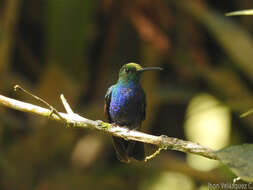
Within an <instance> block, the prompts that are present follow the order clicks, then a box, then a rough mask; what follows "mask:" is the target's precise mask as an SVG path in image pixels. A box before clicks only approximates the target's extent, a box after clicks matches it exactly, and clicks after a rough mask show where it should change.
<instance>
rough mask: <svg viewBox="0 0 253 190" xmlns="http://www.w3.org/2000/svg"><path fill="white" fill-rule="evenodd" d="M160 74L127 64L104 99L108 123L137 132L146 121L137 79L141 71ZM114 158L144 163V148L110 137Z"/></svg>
mask: <svg viewBox="0 0 253 190" xmlns="http://www.w3.org/2000/svg"><path fill="white" fill-rule="evenodd" d="M150 70H162V68H160V67H148V68H142V67H141V66H140V65H139V64H136V63H127V64H125V65H123V66H122V67H121V69H120V71H119V79H118V82H117V83H116V84H115V85H113V86H111V87H110V88H109V89H108V90H107V92H106V95H105V105H104V112H105V116H106V117H107V119H108V122H110V123H114V124H116V125H120V126H125V127H127V128H129V129H138V128H140V127H141V123H142V121H143V120H144V119H145V109H146V97H145V92H144V91H143V89H142V87H141V84H140V78H141V75H142V73H143V72H144V71H150ZM113 145H114V148H115V150H116V153H117V157H118V159H119V160H120V161H122V162H126V163H128V162H130V158H131V157H132V158H134V159H135V160H144V157H145V152H144V144H143V143H141V142H137V141H126V140H124V139H122V138H119V137H113Z"/></svg>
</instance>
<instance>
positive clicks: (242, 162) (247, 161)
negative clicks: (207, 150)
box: [216, 144, 253, 182]
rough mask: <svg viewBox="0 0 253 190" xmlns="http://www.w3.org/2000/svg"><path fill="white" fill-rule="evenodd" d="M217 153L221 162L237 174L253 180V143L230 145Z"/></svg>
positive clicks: (250, 180) (249, 180)
mask: <svg viewBox="0 0 253 190" xmlns="http://www.w3.org/2000/svg"><path fill="white" fill-rule="evenodd" d="M216 153H217V156H218V158H219V159H220V160H221V162H222V163H223V164H225V165H226V166H227V167H229V168H230V169H231V170H232V171H233V172H234V173H235V174H236V175H237V176H239V177H240V178H241V179H243V180H244V181H248V182H253V144H243V145H237V146H230V147H227V148H224V149H222V150H219V151H217V152H216Z"/></svg>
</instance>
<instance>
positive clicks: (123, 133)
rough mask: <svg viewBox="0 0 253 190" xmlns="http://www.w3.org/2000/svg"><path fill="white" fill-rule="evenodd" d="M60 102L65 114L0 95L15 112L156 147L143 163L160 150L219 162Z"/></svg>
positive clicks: (207, 152)
mask: <svg viewBox="0 0 253 190" xmlns="http://www.w3.org/2000/svg"><path fill="white" fill-rule="evenodd" d="M41 100H42V99H41ZM41 100H40V101H41ZM61 100H62V103H63V105H64V107H65V109H66V111H67V113H61V112H58V111H56V110H55V109H54V108H52V106H50V105H49V104H47V103H46V105H47V106H48V107H49V109H46V108H42V107H40V106H36V105H33V104H29V103H26V102H21V101H18V100H15V99H11V98H8V97H5V96H2V95H0V105H3V106H6V107H9V108H12V109H15V110H19V111H23V112H29V113H32V114H36V115H40V116H44V117H48V118H49V119H52V120H55V121H60V122H63V123H64V124H66V125H67V126H69V127H78V128H88V129H94V130H97V131H102V132H104V133H107V134H109V135H113V136H117V137H121V138H124V139H125V140H134V141H140V142H144V143H148V144H153V145H156V146H158V147H159V149H158V150H157V151H156V152H155V153H154V154H153V155H151V156H148V157H147V158H146V160H145V161H147V160H149V159H151V158H153V157H155V156H156V155H157V154H159V153H160V151H161V150H162V149H170V150H176V151H181V152H185V153H193V154H197V155H200V156H203V157H206V158H210V159H214V160H219V159H218V157H217V156H216V154H215V151H214V150H212V149H210V148H208V147H205V146H202V145H200V144H198V143H194V142H190V141H184V140H181V139H177V138H173V137H167V136H165V135H161V136H155V135H150V134H146V133H143V132H140V131H136V130H129V129H127V128H125V127H121V126H115V125H112V124H110V123H106V122H103V121H100V120H96V121H93V120H90V119H87V118H84V117H81V116H80V115H78V114H75V113H74V112H73V111H72V110H71V108H70V106H69V105H68V103H67V101H66V99H65V98H64V96H63V95H61Z"/></svg>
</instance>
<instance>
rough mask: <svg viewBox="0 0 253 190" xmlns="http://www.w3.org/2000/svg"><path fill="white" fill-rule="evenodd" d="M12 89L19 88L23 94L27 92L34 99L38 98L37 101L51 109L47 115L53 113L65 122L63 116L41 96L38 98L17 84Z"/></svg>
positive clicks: (16, 89)
mask: <svg viewBox="0 0 253 190" xmlns="http://www.w3.org/2000/svg"><path fill="white" fill-rule="evenodd" d="M14 90H15V91H18V90H20V91H22V92H23V93H25V94H27V95H29V96H31V97H33V98H34V99H36V100H38V101H39V102H41V103H42V104H44V105H46V106H47V107H48V108H49V109H50V110H51V112H50V113H49V116H50V115H52V113H55V114H56V115H57V116H58V117H59V118H60V119H62V121H64V122H66V120H65V118H64V117H62V116H61V115H60V114H59V112H58V111H57V110H56V109H55V108H54V107H53V106H51V105H50V104H49V103H47V102H46V101H45V100H43V99H42V98H40V97H38V96H36V95H34V94H32V93H30V92H28V91H27V90H25V89H24V88H22V87H21V86H19V85H15V86H14Z"/></svg>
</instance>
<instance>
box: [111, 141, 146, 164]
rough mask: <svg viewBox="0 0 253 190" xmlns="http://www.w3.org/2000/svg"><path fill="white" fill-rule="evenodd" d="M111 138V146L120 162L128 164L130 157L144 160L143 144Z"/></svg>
mask: <svg viewBox="0 0 253 190" xmlns="http://www.w3.org/2000/svg"><path fill="white" fill-rule="evenodd" d="M112 138H113V146H114V149H115V151H116V153H117V157H118V159H119V160H120V161H122V162H126V163H129V162H130V157H132V158H134V159H135V160H139V161H143V160H144V158H145V152H144V144H143V143H142V142H137V141H126V140H124V139H122V138H119V137H112Z"/></svg>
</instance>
